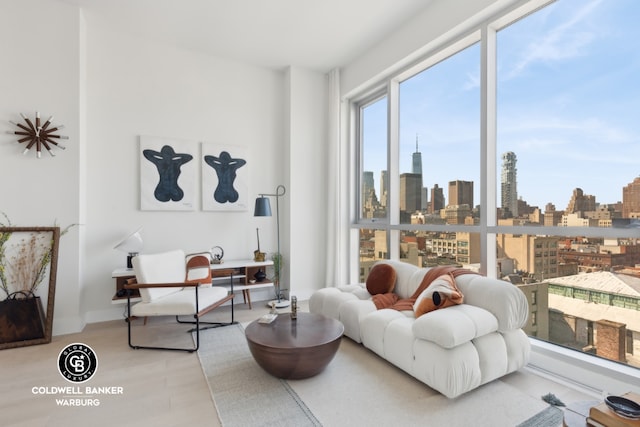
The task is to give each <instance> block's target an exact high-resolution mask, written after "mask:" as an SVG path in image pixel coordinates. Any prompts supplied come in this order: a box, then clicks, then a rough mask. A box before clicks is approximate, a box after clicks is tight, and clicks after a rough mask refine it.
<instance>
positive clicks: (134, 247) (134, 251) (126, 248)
mask: <svg viewBox="0 0 640 427" xmlns="http://www.w3.org/2000/svg"><path fill="white" fill-rule="evenodd" d="M140 231H142V227H140V228H138V229H137V230H136V231H134V232H133V233H131V234H129V235H128V236H127V237H125V238H124V239H122V240H121V241H120V243H118V244H117V245H115V246H114V247H113V249H117V250H119V251H121V252H125V253H126V254H127V268H133V266H132V265H131V259H132V258H133V257H134V256H136V255H138V254H139V253H140V251H142V248H143V243H142V235H141V234H140Z"/></svg>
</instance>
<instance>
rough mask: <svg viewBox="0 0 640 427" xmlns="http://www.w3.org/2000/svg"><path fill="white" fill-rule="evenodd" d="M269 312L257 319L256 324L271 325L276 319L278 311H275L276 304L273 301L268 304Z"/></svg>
mask: <svg viewBox="0 0 640 427" xmlns="http://www.w3.org/2000/svg"><path fill="white" fill-rule="evenodd" d="M269 304H270V306H271V310H269V312H268V313H267V314H264V315H262V316H261V317H260V319H258V323H271V322H273V321H274V320H276V319H277V318H278V310H276V303H275V302H274V301H272V302H270V303H269Z"/></svg>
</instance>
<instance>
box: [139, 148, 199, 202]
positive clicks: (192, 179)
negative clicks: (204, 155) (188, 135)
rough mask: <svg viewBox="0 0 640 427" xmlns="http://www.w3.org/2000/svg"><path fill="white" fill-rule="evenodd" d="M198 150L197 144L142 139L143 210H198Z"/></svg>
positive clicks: (141, 182)
mask: <svg viewBox="0 0 640 427" xmlns="http://www.w3.org/2000/svg"><path fill="white" fill-rule="evenodd" d="M197 148H198V145H197V143H196V142H195V141H181V140H175V139H170V138H160V137H153V136H140V209H142V210H171V211H192V210H194V206H195V196H196V180H197V176H196V175H197V164H196V163H197V162H196V159H197V158H198V155H197Z"/></svg>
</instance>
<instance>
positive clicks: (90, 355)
mask: <svg viewBox="0 0 640 427" xmlns="http://www.w3.org/2000/svg"><path fill="white" fill-rule="evenodd" d="M97 369H98V358H97V357H96V353H95V352H94V351H93V349H92V348H91V347H89V346H88V345H86V344H82V343H75V344H69V345H68V346H66V347H65V348H63V349H62V351H61V352H60V354H59V355H58V371H60V375H62V377H63V378H64V379H65V380H67V381H69V382H72V383H83V382H85V381H88V380H89V379H90V378H91V377H92V376H93V374H95V373H96V370H97Z"/></svg>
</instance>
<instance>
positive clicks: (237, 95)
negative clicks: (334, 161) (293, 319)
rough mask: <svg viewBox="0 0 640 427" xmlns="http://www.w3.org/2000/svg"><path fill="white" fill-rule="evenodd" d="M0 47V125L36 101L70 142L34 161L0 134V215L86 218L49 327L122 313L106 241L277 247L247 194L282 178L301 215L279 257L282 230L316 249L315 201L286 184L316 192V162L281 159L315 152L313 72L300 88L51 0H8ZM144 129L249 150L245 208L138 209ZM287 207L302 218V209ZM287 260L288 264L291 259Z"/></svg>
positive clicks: (71, 242) (70, 250) (320, 121)
mask: <svg viewBox="0 0 640 427" xmlns="http://www.w3.org/2000/svg"><path fill="white" fill-rule="evenodd" d="M27 23H28V25H27ZM34 52H38V55H34ZM40 52H42V54H40ZM0 55H2V57H4V58H10V61H11V62H10V65H11V66H5V65H4V64H6V63H7V62H5V61H6V60H3V67H2V68H0V85H2V86H0V88H1V89H2V90H1V91H0V93H2V94H3V96H2V97H0V113H1V115H0V123H2V124H3V126H4V127H6V128H7V129H10V128H11V127H10V126H9V124H8V122H7V120H10V119H12V120H17V119H18V118H19V115H18V113H19V112H21V111H22V112H25V113H26V112H30V111H32V110H33V111H35V109H36V108H38V109H39V110H40V111H41V112H42V113H43V114H48V113H54V114H56V117H57V118H59V119H60V120H61V121H62V122H64V123H65V125H66V126H67V129H66V133H67V134H69V135H70V137H71V140H70V141H69V143H68V144H67V145H68V146H69V148H68V149H67V150H66V151H64V152H62V153H60V154H59V155H58V156H57V157H56V158H55V159H49V158H46V157H45V158H43V159H41V160H39V161H37V160H36V159H34V158H33V156H27V157H23V156H22V155H21V154H20V153H21V149H20V148H19V147H18V148H16V146H14V145H12V144H9V143H8V141H12V137H11V136H9V135H3V136H2V141H3V142H5V141H7V143H6V144H5V143H3V144H2V145H0V150H1V151H0V155H1V157H0V179H1V180H3V181H4V182H5V183H14V185H2V190H0V191H2V193H0V194H1V195H2V204H0V211H4V212H6V213H7V214H8V215H9V216H10V218H11V219H12V221H13V222H14V224H15V225H50V224H52V223H53V221H54V220H56V219H57V221H58V223H59V224H61V225H67V224H71V223H77V222H82V226H81V227H76V228H74V229H73V230H72V232H71V233H69V234H68V235H67V236H65V237H64V239H63V245H62V247H61V251H60V255H61V256H60V262H59V270H58V293H57V298H56V307H55V316H54V334H56V335H57V334H62V333H67V332H74V331H78V330H80V329H81V328H82V327H83V326H84V322H94V321H101V320H108V319H117V318H121V317H122V315H123V310H122V307H121V306H114V305H112V304H111V297H112V296H113V293H114V289H115V281H114V279H112V278H111V272H112V270H113V269H115V268H119V267H124V263H125V254H123V253H120V252H118V251H115V250H114V249H113V246H114V245H115V244H116V243H117V242H118V241H119V240H120V239H121V238H123V237H124V236H125V235H126V234H128V233H130V232H131V231H133V230H135V229H136V228H138V227H140V226H142V227H143V231H142V235H143V238H144V242H145V250H144V251H145V252H156V251H162V250H166V249H172V248H176V247H179V248H183V249H184V250H185V251H187V252H190V251H199V250H206V249H209V248H210V247H212V246H214V245H218V246H222V247H223V248H224V250H225V258H226V259H241V258H244V259H249V258H251V257H252V256H253V250H254V249H256V246H257V242H256V237H255V229H256V227H259V228H260V243H261V249H262V250H263V251H266V252H268V253H272V252H274V251H275V250H276V220H275V217H272V218H254V217H253V206H252V205H253V199H254V198H255V197H256V196H257V195H258V193H265V192H273V191H274V190H275V188H276V186H277V185H278V184H284V185H285V186H287V190H288V191H287V196H285V199H286V200H285V201H286V203H288V204H287V205H286V208H287V209H291V206H293V205H294V203H297V202H298V201H300V202H304V203H305V205H304V208H303V209H302V213H303V214H304V215H305V222H304V223H301V222H298V223H297V224H296V227H302V228H303V229H295V230H290V223H289V218H288V217H289V212H286V213H285V215H284V216H283V218H281V220H284V221H283V222H281V229H282V230H283V231H282V235H283V236H284V239H285V241H284V244H283V247H284V249H283V253H284V256H285V257H286V258H289V256H290V254H289V248H290V247H291V245H290V244H289V241H288V239H289V238H290V236H295V237H296V239H297V240H296V244H295V245H294V246H295V249H296V252H297V253H299V254H300V255H301V256H306V253H308V252H309V250H308V249H307V247H315V245H316V244H318V243H316V242H310V241H309V240H308V239H307V232H308V231H309V230H308V228H309V227H307V226H306V225H307V224H308V223H310V222H311V223H313V222H314V221H317V222H320V220H319V219H318V218H322V214H323V212H322V210H323V205H322V201H323V199H321V198H320V199H314V200H311V201H308V200H307V196H306V195H304V194H302V193H301V192H305V191H307V188H306V185H294V186H293V187H294V188H292V187H291V185H290V183H291V182H300V183H304V182H308V183H310V184H311V185H312V187H314V188H315V189H318V186H317V185H316V184H314V183H317V182H318V181H315V180H312V179H311V178H310V176H309V175H307V173H306V171H307V170H308V169H309V168H311V169H319V168H320V165H318V166H315V165H308V164H307V167H306V168H305V167H298V168H296V170H294V171H289V170H288V166H289V162H291V163H297V161H298V160H297V159H298V158H299V157H300V156H301V155H302V157H303V160H304V161H305V162H308V161H312V162H322V161H323V158H324V156H323V155H322V154H321V153H322V151H323V149H324V148H323V144H322V143H321V141H319V139H320V138H321V135H322V132H321V129H322V126H323V125H324V110H323V108H324V107H322V108H321V107H319V105H320V104H319V102H320V100H319V96H318V95H320V97H321V95H322V91H323V90H324V85H325V82H324V79H323V78H322V76H319V75H316V74H314V73H309V74H308V75H307V74H306V73H302V74H303V75H305V79H307V81H305V82H304V83H302V84H297V83H295V82H290V81H289V79H288V78H287V77H286V75H285V71H281V70H272V69H267V68H261V67H256V66H252V65H246V64H242V63H238V62H233V61H228V60H226V59H222V58H215V57H211V56H205V55H202V54H199V53H195V52H190V51H185V50H179V49H176V48H174V47H171V46H167V45H159V44H156V43H154V42H150V41H147V40H143V39H140V38H138V37H137V36H134V35H130V34H125V33H123V32H121V31H120V30H119V29H117V28H113V27H112V26H110V24H109V22H106V21H104V20H103V19H102V18H101V17H99V16H94V15H92V14H91V13H85V12H84V11H80V10H78V9H76V8H75V7H73V6H70V5H68V4H66V3H62V2H58V1H55V0H9V1H4V0H3V2H2V3H1V4H0ZM42 64H46V66H44V67H43V65H42ZM298 90H301V91H302V92H303V93H304V94H306V93H308V92H311V94H313V95H314V97H313V99H308V100H306V101H305V99H304V96H298V95H297V94H296V93H297V91H298ZM5 94H8V95H9V96H4V95H5ZM291 94H293V96H292V97H293V98H295V99H296V111H299V113H296V117H295V118H294V119H291V118H290V117H289V115H290V114H292V112H290V111H288V110H287V109H286V105H288V104H287V102H288V101H287V99H286V97H287V96H290V95H291ZM307 103H308V104H307ZM300 118H302V119H304V121H303V122H301V123H300V124H296V125H295V126H294V128H295V129H294V130H293V131H292V130H291V129H290V128H289V127H288V126H289V124H290V123H292V122H293V121H294V120H298V119H300ZM139 135H155V136H161V137H169V138H176V139H181V140H192V141H197V142H211V143H224V144H233V145H240V146H245V147H248V152H249V153H248V161H249V163H248V164H247V167H249V169H250V176H249V193H250V194H249V201H250V203H249V204H250V205H251V206H250V209H249V210H248V211H246V212H233V213H231V212H205V211H202V210H201V208H200V204H199V197H198V199H197V200H198V203H197V206H196V209H195V210H194V211H192V212H157V211H141V210H140V209H139V206H140V202H139V199H140V192H139V163H140V160H139V155H138V137H139ZM307 135H308V136H310V137H309V138H307V137H306V136H307ZM290 144H301V145H300V147H298V146H296V147H295V148H290V147H289V145H290ZM16 145H17V144H16ZM81 148H82V149H81ZM311 153H313V157H309V155H308V154H311ZM285 156H286V157H285ZM283 159H284V160H285V161H284V162H283ZM298 174H302V180H300V181H297V180H298V178H299V177H298V176H297V175H298ZM199 190H200V189H199V188H198V194H199ZM290 213H291V214H294V215H295V214H297V213H298V208H297V207H296V208H293V209H291V212H290ZM311 234H312V235H313V234H315V235H318V234H320V235H321V232H319V231H315V232H312V233H311ZM311 237H313V236H311ZM319 244H322V243H321V242H320V243H319ZM322 252H324V249H323V251H322ZM299 259H300V260H302V259H303V258H299ZM288 264H289V265H297V264H296V259H295V257H294V256H291V258H290V260H289V262H288ZM301 265H303V266H306V265H307V264H306V261H305V262H304V263H303V264H301ZM305 269H306V267H305V268H303V269H302V270H305ZM318 271H322V273H323V266H319V265H318V266H316V267H314V269H313V272H314V274H315V273H317V272H318ZM302 273H305V274H306V271H300V272H298V269H296V268H292V269H291V270H290V271H289V274H290V277H289V278H288V279H289V280H291V282H295V283H303V288H301V289H304V287H309V286H312V285H313V284H309V283H308V281H306V282H304V281H303V280H302V279H303V278H302V277H295V276H296V275H298V274H302ZM317 274H320V273H317ZM319 283H324V280H322V281H321V282H319ZM320 286H321V285H318V286H317V287H320ZM305 292H306V293H307V294H310V293H311V291H310V290H307V291H305ZM271 297H272V295H270V294H269V292H266V291H264V292H263V293H262V294H261V293H260V292H255V293H252V299H253V300H259V299H268V298H271Z"/></svg>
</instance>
